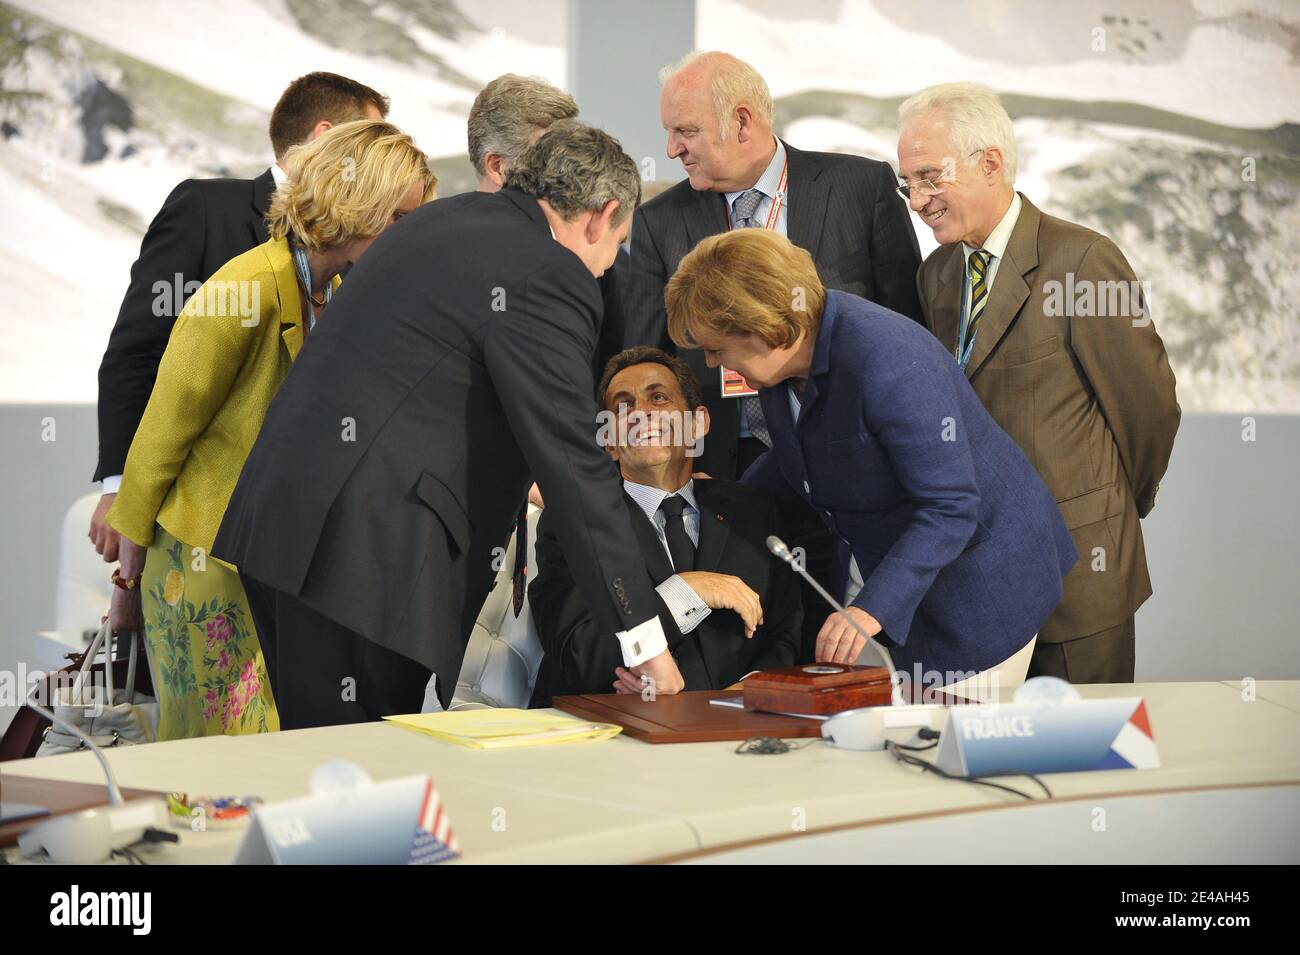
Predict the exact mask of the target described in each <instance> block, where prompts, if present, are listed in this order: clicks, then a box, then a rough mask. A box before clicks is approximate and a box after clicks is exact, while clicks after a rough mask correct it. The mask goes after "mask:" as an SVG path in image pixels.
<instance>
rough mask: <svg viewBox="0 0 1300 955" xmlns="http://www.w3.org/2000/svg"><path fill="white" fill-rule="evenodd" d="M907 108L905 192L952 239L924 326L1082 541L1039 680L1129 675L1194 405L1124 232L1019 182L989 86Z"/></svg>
mask: <svg viewBox="0 0 1300 955" xmlns="http://www.w3.org/2000/svg"><path fill="white" fill-rule="evenodd" d="M898 112H899V129H900V131H899V141H898V168H899V173H900V175H901V176H902V178H903V184H902V185H901V186H900V187H899V193H900V194H901V195H902V196H903V197H904V198H905V199H907V201H908V202H909V203H910V205H911V207H912V210H913V211H914V212H916V213H917V215H919V216H920V217H921V219H922V220H923V221H924V222H925V223H926V225H928V226H929V227H930V228H931V229H932V230H933V231H934V237H935V238H936V239H937V240H938V241H939V244H940V247H939V248H938V249H937V250H935V252H934V253H933V254H931V255H930V257H929V258H928V259H926V260H925V263H924V264H923V265H922V266H921V269H920V272H919V273H918V278H917V285H918V287H919V289H920V293H921V303H922V305H923V306H924V308H925V319H926V323H927V325H928V326H929V328H930V330H931V331H932V332H933V333H934V334H935V335H936V336H937V337H938V339H939V341H941V342H942V343H943V345H944V347H946V348H947V349H948V350H949V352H951V353H952V355H953V358H954V360H955V361H957V362H958V363H959V364H960V365H961V366H962V368H963V369H964V370H965V373H966V377H967V379H968V380H969V381H970V383H971V386H972V387H973V388H974V389H975V392H976V394H978V395H979V396H980V399H981V400H982V401H983V402H984V405H985V407H987V408H988V410H989V412H990V414H992V416H993V418H994V419H995V420H996V421H997V422H998V424H999V425H1001V426H1002V428H1003V430H1005V431H1006V432H1007V433H1008V434H1009V435H1010V436H1011V437H1012V438H1013V439H1014V440H1015V441H1016V443H1017V444H1019V445H1020V447H1021V449H1022V450H1023V451H1024V452H1025V455H1026V456H1027V457H1028V458H1029V460H1030V461H1032V462H1033V464H1034V466H1035V467H1036V468H1037V469H1038V473H1039V474H1040V475H1041V476H1042V478H1043V480H1044V482H1046V484H1047V486H1048V487H1049V488H1050V489H1051V490H1052V492H1053V494H1054V495H1055V496H1056V500H1057V504H1058V506H1059V507H1060V509H1061V514H1062V516H1063V517H1064V518H1065V523H1066V526H1067V527H1069V529H1070V533H1071V535H1072V536H1073V538H1074V543H1075V547H1076V548H1077V550H1078V552H1079V557H1080V560H1079V562H1078V563H1077V564H1076V565H1075V566H1074V569H1073V570H1072V571H1071V572H1070V573H1069V575H1068V576H1067V577H1066V578H1065V594H1064V597H1063V598H1062V600H1061V604H1060V606H1059V607H1058V608H1057V610H1056V612H1055V613H1054V614H1053V615H1052V617H1051V618H1050V619H1049V620H1048V621H1047V623H1046V624H1044V626H1043V628H1042V629H1041V630H1040V631H1039V634H1038V642H1037V645H1036V646H1035V648H1034V650H1033V657H1032V660H1031V662H1030V666H1029V676H1042V675H1051V676H1058V677H1062V678H1064V679H1067V680H1069V681H1070V682H1072V683H1122V682H1131V681H1132V680H1133V676H1134V664H1135V647H1134V643H1135V634H1134V614H1135V612H1136V611H1137V608H1138V607H1139V606H1141V605H1142V603H1143V602H1144V601H1145V600H1146V598H1147V597H1149V596H1150V595H1151V579H1150V577H1149V576H1148V574H1147V565H1146V552H1145V550H1144V548H1143V543H1142V529H1141V526H1140V524H1139V523H1138V522H1139V519H1140V518H1142V517H1145V516H1146V515H1147V514H1148V513H1149V512H1150V510H1151V508H1152V506H1153V505H1154V504H1155V498H1156V491H1157V489H1158V488H1159V486H1160V479H1161V477H1163V475H1164V473H1165V469H1166V467H1167V466H1168V464H1169V455H1170V453H1171V451H1172V450H1173V444H1174V435H1175V434H1176V432H1177V430H1178V422H1179V417H1180V410H1179V407H1178V401H1177V399H1176V397H1175V394H1174V376H1173V372H1172V371H1171V370H1170V368H1169V360H1168V358H1167V357H1166V355H1165V348H1164V344H1163V343H1162V342H1161V340H1160V336H1159V335H1158V334H1156V330H1155V326H1154V325H1153V324H1152V322H1151V316H1150V314H1149V312H1148V310H1147V302H1146V294H1145V291H1144V289H1143V288H1142V286H1141V285H1140V284H1139V283H1138V282H1137V280H1136V277H1135V276H1134V273H1133V270H1132V269H1131V268H1130V267H1129V264H1128V262H1127V261H1126V260H1125V258H1124V255H1123V253H1121V252H1120V251H1119V249H1118V248H1116V246H1115V244H1114V243H1113V242H1112V241H1111V240H1110V239H1108V238H1106V237H1105V236H1103V235H1100V234H1098V233H1096V232H1093V231H1092V230H1091V229H1087V228H1084V227H1083V226H1080V225H1075V224H1074V223H1071V222H1066V221H1064V220H1062V219H1058V218H1055V217H1054V216H1049V215H1046V214H1044V213H1042V212H1040V211H1039V210H1038V209H1037V208H1036V207H1035V206H1034V204H1033V203H1031V202H1030V201H1029V199H1028V198H1027V197H1026V196H1024V195H1023V194H1020V193H1018V192H1016V191H1015V186H1014V183H1015V177H1016V164H1017V151H1016V140H1015V133H1014V131H1013V130H1012V126H1011V118H1010V116H1008V115H1007V112H1006V110H1005V109H1004V108H1003V107H1002V104H1001V102H999V100H998V98H997V96H996V95H995V94H994V93H993V91H992V90H990V89H989V88H988V87H986V86H981V85H979V84H975V83H946V84H943V85H940V86H932V87H929V88H928V89H924V90H922V91H921V92H920V93H917V94H916V95H915V96H913V97H911V98H910V99H908V100H906V101H905V102H904V103H903V104H902V105H901V106H900V107H899V111H898Z"/></svg>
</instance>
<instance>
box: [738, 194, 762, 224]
mask: <svg viewBox="0 0 1300 955" xmlns="http://www.w3.org/2000/svg"><path fill="white" fill-rule="evenodd" d="M762 201H763V193H762V192H760V191H759V190H757V189H746V190H745V191H744V192H742V193H741V194H740V195H738V196H736V201H735V202H733V203H732V204H731V215H732V219H733V221H734V222H735V223H736V228H737V229H748V228H749V227H750V226H752V225H754V212H755V211H756V210H757V209H758V204H759V203H760V202H762Z"/></svg>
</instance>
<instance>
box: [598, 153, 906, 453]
mask: <svg viewBox="0 0 1300 955" xmlns="http://www.w3.org/2000/svg"><path fill="white" fill-rule="evenodd" d="M785 148H786V154H787V157H788V162H789V164H790V179H789V193H790V205H789V212H788V215H787V217H786V232H787V234H788V235H789V238H790V241H791V242H793V243H794V244H795V245H797V246H799V247H800V248H803V249H807V250H808V252H809V253H810V254H811V255H812V257H813V261H814V262H815V263H816V264H817V272H818V275H819V276H820V277H821V280H822V282H823V284H825V286H826V287H827V288H834V289H840V290H842V291H845V292H852V293H853V294H854V295H860V296H862V297H863V298H868V299H871V300H872V301H873V302H877V303H879V304H880V305H883V306H885V307H886V308H890V309H893V310H894V311H896V312H901V313H902V314H904V315H907V316H909V317H911V318H915V319H916V320H918V321H920V318H921V306H920V303H919V302H918V301H917V297H916V285H915V281H914V278H915V275H916V269H917V266H918V265H920V262H921V253H920V249H919V247H918V245H917V242H916V233H915V232H914V231H913V229H912V223H911V220H910V219H909V218H908V212H907V207H906V206H905V205H904V204H903V201H902V199H900V198H899V197H898V194H897V193H896V192H895V191H894V190H895V187H896V186H897V185H898V180H897V178H896V177H895V176H894V172H893V170H892V169H891V168H890V167H889V164H888V163H883V162H877V161H875V160H872V159H864V158H862V157H861V156H846V155H841V154H838V153H814V152H804V151H803V150H801V149H795V148H794V147H793V146H791V145H790V144H789V143H786V146H785ZM727 221H728V220H727V199H726V196H724V195H723V194H722V193H718V192H696V191H695V190H694V189H692V188H691V184H690V182H688V181H683V182H679V183H678V184H677V185H675V186H673V187H672V188H671V189H669V190H668V191H667V192H664V193H663V194H662V195H659V196H656V197H655V198H654V199H652V200H651V201H649V202H647V203H646V204H645V205H644V206H642V207H641V208H640V209H639V210H638V211H637V215H636V218H635V220H634V221H633V223H632V259H631V262H630V263H629V264H630V265H631V269H630V270H629V272H628V276H627V282H626V283H625V284H624V287H623V288H624V291H623V311H624V321H625V325H626V328H625V330H624V333H623V344H624V346H625V347H630V346H632V345H656V346H659V347H660V348H664V349H666V350H667V351H668V352H669V353H676V351H677V349H676V348H675V347H674V345H673V344H672V342H671V341H670V340H669V338H668V328H667V318H666V315H665V311H664V286H666V285H667V284H668V279H669V278H671V277H672V274H673V273H674V272H675V271H677V266H678V264H679V263H680V262H681V260H682V259H683V258H684V257H685V256H686V254H687V253H688V252H690V251H691V249H693V248H694V247H695V245H696V243H698V242H699V241H700V240H701V239H704V238H707V237H708V236H711V235H716V234H717V233H719V232H725V231H727ZM682 357H683V358H685V359H686V360H687V361H688V362H690V364H691V367H692V368H693V369H694V370H695V374H696V376H697V377H698V378H699V379H700V382H701V384H702V385H703V386H704V402H705V404H706V405H707V407H708V409H709V414H710V415H711V416H712V419H713V423H712V426H711V428H710V430H709V436H708V438H707V439H706V440H705V442H704V449H703V454H702V455H701V456H700V470H702V471H705V472H706V473H708V474H711V475H713V476H714V477H722V478H734V477H738V476H739V475H737V474H736V444H737V440H738V438H739V435H740V411H739V406H738V404H737V400H736V399H734V398H731V399H724V398H723V397H722V394H721V389H720V388H719V384H718V371H717V369H710V368H708V367H707V366H706V365H705V362H704V353H703V352H701V351H699V350H696V349H689V350H684V351H683V352H682Z"/></svg>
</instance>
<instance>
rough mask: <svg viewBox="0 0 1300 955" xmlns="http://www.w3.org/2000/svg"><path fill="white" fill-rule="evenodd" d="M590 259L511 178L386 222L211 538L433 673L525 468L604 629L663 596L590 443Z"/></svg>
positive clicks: (228, 554)
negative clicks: (558, 235)
mask: <svg viewBox="0 0 1300 955" xmlns="http://www.w3.org/2000/svg"><path fill="white" fill-rule="evenodd" d="M600 317H601V299H600V291H599V288H598V286H597V284H596V280H595V279H594V278H592V276H591V273H590V272H589V271H587V269H586V267H585V266H584V265H583V264H582V262H581V261H580V260H579V259H578V257H577V256H575V255H574V254H573V253H572V252H570V251H568V250H567V249H565V248H564V247H563V246H562V245H560V244H559V243H558V242H556V241H555V240H554V239H553V238H552V237H551V234H550V230H549V228H548V226H547V223H546V219H545V217H544V216H543V214H542V210H541V207H540V206H539V205H538V204H537V202H536V200H534V199H532V198H530V197H528V196H527V195H525V194H523V193H521V192H518V191H516V190H513V189H506V190H503V191H502V192H500V193H496V194H491V195H489V194H486V193H475V194H473V195H470V196H465V197H463V198H459V199H457V200H456V201H454V202H447V203H446V204H444V203H443V202H441V201H439V202H432V203H429V204H428V205H425V206H422V207H421V208H419V209H417V210H416V211H415V212H413V213H411V214H410V215H408V216H406V217H404V218H403V219H402V220H401V221H400V222H398V223H397V224H395V225H394V226H392V227H391V228H389V229H387V230H385V232H384V233H383V235H381V236H380V237H379V238H378V239H377V240H376V242H375V244H374V246H373V247H372V248H371V249H370V250H369V251H368V252H367V253H366V254H365V255H364V256H363V257H362V258H361V260H360V261H359V262H358V263H357V264H356V266H355V267H353V269H352V270H351V271H350V272H349V273H348V277H347V279H346V281H344V282H343V284H342V285H341V286H340V287H339V292H338V294H337V295H335V296H334V300H333V302H332V304H331V305H330V307H329V310H328V311H327V312H326V313H325V317H324V318H323V319H322V321H321V323H320V324H319V325H317V327H316V328H315V330H313V331H312V333H311V335H309V336H308V339H307V342H306V344H305V345H304V347H303V350H302V353H301V354H300V355H299V357H298V360H297V362H295V364H294V366H293V369H292V370H291V371H290V373H289V375H288V377H287V378H286V379H285V382H284V384H283V386H282V387H281V389H280V392H279V394H278V395H277V396H276V398H275V400H274V401H273V402H272V404H271V407H270V409H269V410H268V412H267V415H266V420H265V423H264V424H263V426H262V431H261V434H260V436H259V438H258V440H257V443H256V444H255V445H254V446H253V450H252V453H251V454H250V455H249V457H248V461H247V463H246V464H245V465H244V470H243V474H242V475H241V476H240V480H239V483H238V485H237V486H236V488H235V492H234V494H233V496H232V497H231V500H230V504H229V507H228V508H227V510H226V515H225V518H224V521H223V523H222V525H221V529H220V531H219V532H218V534H217V538H216V541H215V542H214V544H213V553H214V554H216V555H218V556H220V557H221V558H222V559H223V560H227V561H230V562H232V563H234V564H236V565H237V566H238V567H239V568H240V570H241V572H243V573H244V574H246V575H248V576H250V577H252V578H253V579H255V580H257V581H260V582H261V583H263V584H266V585H268V586H270V587H272V588H274V589H276V590H279V591H281V592H284V593H287V594H291V595H294V596H297V597H298V598H299V599H300V600H302V601H303V602H304V603H306V604H308V605H309V606H311V607H312V608H313V609H315V610H317V611H318V612H319V613H321V614H323V615H325V616H326V617H329V618H330V619H331V620H334V621H336V622H337V623H339V624H341V625H343V626H344V627H347V628H348V629H350V630H353V631H355V632H357V633H359V634H361V635H362V636H364V637H366V638H368V639H370V640H372V641H374V642H375V643H378V644H380V645H382V646H384V647H387V648H389V649H391V650H394V651H396V652H398V653H401V654H403V655H405V656H407V657H410V658H411V659H413V660H417V661H419V662H420V663H422V664H423V665H424V666H427V667H429V668H430V669H432V670H433V671H434V672H435V673H437V675H438V685H439V688H440V689H441V690H442V692H443V695H444V698H443V703H444V704H446V703H447V702H448V701H449V699H450V696H451V693H452V691H453V690H454V688H455V686H456V677H457V674H458V673H459V671H460V663H461V657H462V655H463V652H464V647H465V642H466V641H467V640H468V639H469V635H470V632H471V630H472V627H473V623H474V619H475V617H476V616H477V614H478V612H479V609H480V607H481V606H482V604H483V599H484V597H485V596H486V595H487V592H488V590H489V589H490V587H491V585H492V581H493V578H494V576H495V569H494V563H495V561H496V559H497V558H498V557H499V552H497V553H494V551H495V550H496V549H498V548H500V547H501V545H502V544H503V543H504V542H505V541H506V540H507V539H508V533H509V531H510V528H511V525H512V524H513V523H514V520H515V517H516V516H517V515H518V513H519V511H520V508H521V506H522V504H523V502H524V499H525V496H526V493H527V489H528V486H529V484H530V483H532V481H533V480H534V479H536V480H537V482H538V483H539V484H540V485H541V489H542V493H543V494H544V495H545V497H546V505H547V510H548V512H551V513H552V514H553V515H554V517H555V526H556V528H557V531H558V534H559V537H560V541H561V543H562V545H563V546H564V548H565V551H566V553H567V555H568V558H569V562H570V564H571V565H572V566H573V567H574V568H575V573H576V576H577V577H578V579H579V581H581V586H582V587H583V595H584V597H585V598H586V599H587V601H588V604H589V606H590V607H591V608H592V616H593V618H594V620H595V622H596V626H597V627H598V628H599V630H600V632H601V633H603V634H605V635H606V636H607V639H609V640H610V641H614V640H615V637H614V636H613V634H614V633H615V632H616V631H620V630H627V629H630V628H631V627H633V626H636V625H637V624H640V623H643V622H644V621H646V620H648V619H650V618H651V617H653V616H654V615H655V614H656V613H657V612H658V606H659V605H658V600H657V595H656V594H655V592H654V589H653V588H652V587H651V586H650V582H649V578H648V577H647V575H646V569H645V562H644V560H643V559H642V558H641V555H640V552H639V550H638V548H637V546H636V539H635V537H634V535H633V533H632V528H631V525H630V522H629V521H628V515H627V511H626V509H625V508H624V506H623V494H622V488H621V486H620V484H619V479H618V473H617V471H616V469H615V467H614V464H613V462H612V461H611V460H610V458H609V456H608V455H607V454H606V453H605V452H604V451H603V450H602V449H601V448H600V447H599V446H598V445H597V443H596V438H595V431H596V429H595V424H596V414H597V407H596V403H595V399H594V397H593V395H592V391H593V385H592V380H591V365H592V356H593V353H594V351H595V348H596V342H597V335H598V332H599V324H600Z"/></svg>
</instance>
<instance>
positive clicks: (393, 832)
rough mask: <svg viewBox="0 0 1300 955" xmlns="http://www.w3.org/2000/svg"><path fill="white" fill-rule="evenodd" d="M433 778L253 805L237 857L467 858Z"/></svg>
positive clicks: (271, 861) (312, 860) (280, 861)
mask: <svg viewBox="0 0 1300 955" xmlns="http://www.w3.org/2000/svg"><path fill="white" fill-rule="evenodd" d="M460 855H461V852H460V845H459V843H458V842H457V841H456V834H455V832H453V831H452V827H451V817H450V816H449V815H448V813H447V808H446V807H445V806H444V805H443V803H442V799H441V797H440V796H439V794H438V788H437V786H435V785H434V782H433V780H432V779H431V778H430V777H429V776H404V777H402V778H400V779H390V780H385V781H384V782H365V783H362V784H360V785H357V786H355V787H354V788H352V789H350V790H347V791H343V790H336V791H331V792H325V793H316V794H313V795H311V796H304V797H303V798H301V799H290V800H287V801H284V802H278V803H271V804H268V805H265V806H261V807H259V808H257V809H255V810H254V811H253V814H252V818H251V819H250V821H249V824H248V829H247V831H245V833H244V837H243V839H242V840H241V841H240V843H239V848H238V849H237V850H236V852H235V858H234V859H233V860H232V861H233V862H234V863H235V864H237V865H238V864H244V865H337V864H340V863H342V864H348V865H430V864H433V863H438V862H449V861H451V860H453V859H458V858H460Z"/></svg>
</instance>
